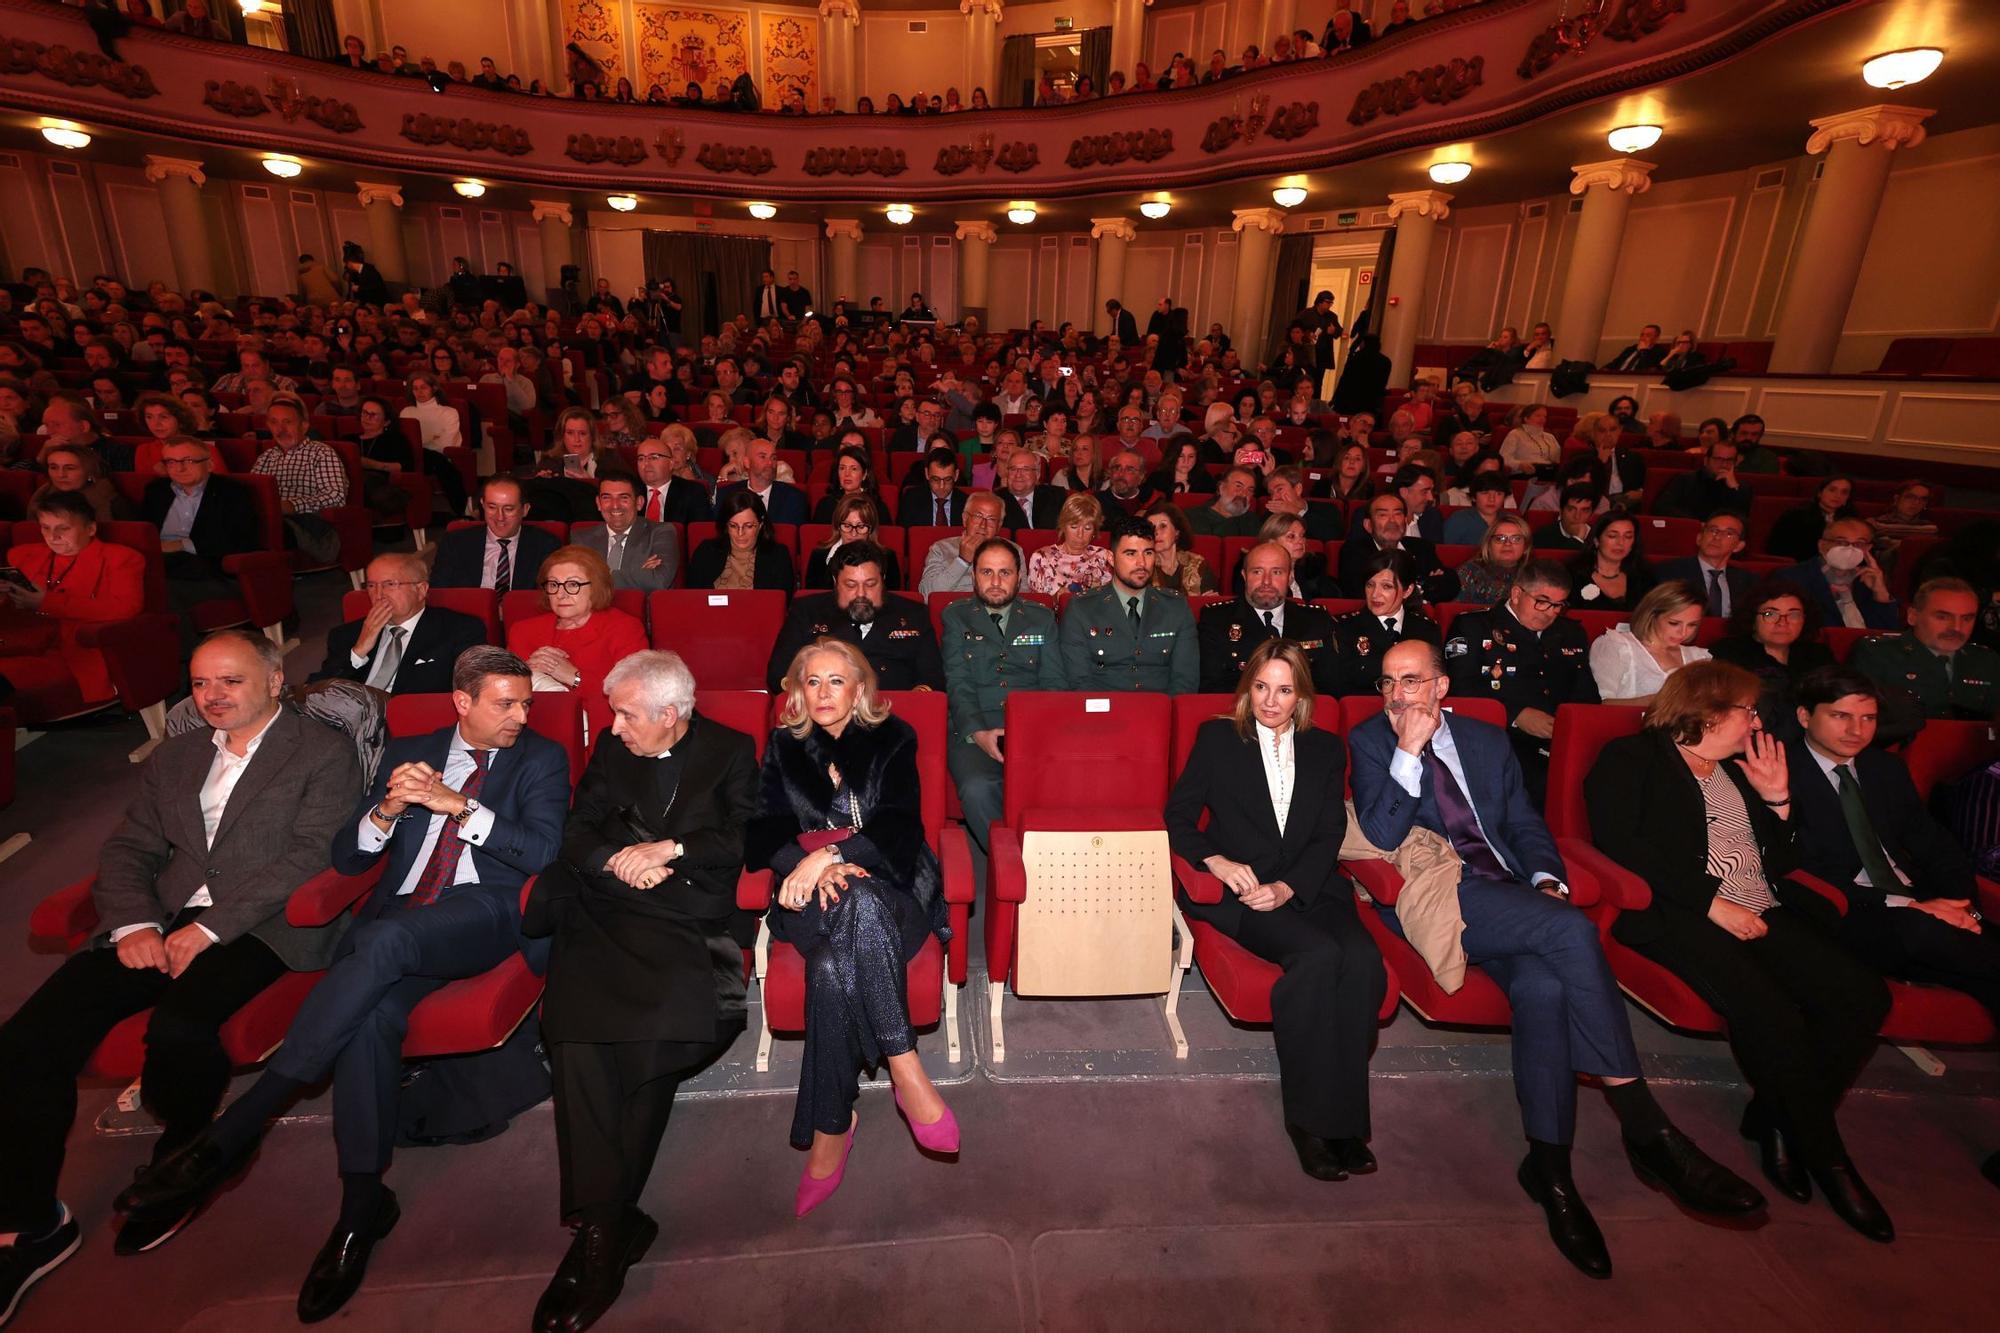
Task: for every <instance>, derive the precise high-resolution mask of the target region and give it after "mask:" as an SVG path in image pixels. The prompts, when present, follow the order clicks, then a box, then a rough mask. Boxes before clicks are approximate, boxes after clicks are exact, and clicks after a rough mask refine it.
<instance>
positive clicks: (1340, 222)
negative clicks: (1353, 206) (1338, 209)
mask: <svg viewBox="0 0 2000 1333" xmlns="http://www.w3.org/2000/svg"><path fill="white" fill-rule="evenodd" d="M1359 221H1361V214H1360V213H1359V212H1358V211H1357V212H1353V213H1337V214H1335V215H1334V219H1333V225H1334V226H1336V227H1351V226H1353V225H1354V224H1355V223H1357V222H1359Z"/></svg>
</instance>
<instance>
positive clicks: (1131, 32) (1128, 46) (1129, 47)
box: [1100, 0, 1207, 91]
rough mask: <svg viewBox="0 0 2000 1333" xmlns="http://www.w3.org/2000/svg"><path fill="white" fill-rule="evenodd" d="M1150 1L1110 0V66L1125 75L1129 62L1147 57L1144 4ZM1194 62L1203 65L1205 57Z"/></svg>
mask: <svg viewBox="0 0 2000 1333" xmlns="http://www.w3.org/2000/svg"><path fill="white" fill-rule="evenodd" d="M1152 3H1153V0H1112V6H1111V68H1112V69H1113V70H1116V71H1117V72H1118V73H1120V74H1123V75H1124V76H1125V77H1126V78H1128V79H1129V78H1131V77H1132V66H1134V65H1136V64H1138V63H1139V62H1140V61H1141V60H1144V59H1145V58H1146V7H1147V6H1148V5H1150V4H1152ZM1189 54H1190V55H1192V54H1193V52H1190V53H1189ZM1194 63H1195V64H1196V65H1205V64H1206V63H1207V57H1205V56H1204V57H1201V58H1200V59H1197V60H1196V61H1195V62H1194ZM1100 91H1101V90H1100Z"/></svg>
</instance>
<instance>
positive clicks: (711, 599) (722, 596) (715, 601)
mask: <svg viewBox="0 0 2000 1333" xmlns="http://www.w3.org/2000/svg"><path fill="white" fill-rule="evenodd" d="M708 604H709V605H710V606H728V605H729V594H728V593H726V592H712V593H710V594H709V595H708Z"/></svg>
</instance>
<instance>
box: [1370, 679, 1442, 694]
mask: <svg viewBox="0 0 2000 1333" xmlns="http://www.w3.org/2000/svg"><path fill="white" fill-rule="evenodd" d="M1443 679H1444V677H1443V676H1379V677H1377V678H1376V681H1375V689H1376V691H1377V692H1378V693H1381V694H1395V693H1397V692H1398V691H1405V692H1407V691H1410V690H1415V689H1420V688H1422V687H1423V686H1425V685H1428V684H1430V683H1431V682H1432V681H1434V680H1443Z"/></svg>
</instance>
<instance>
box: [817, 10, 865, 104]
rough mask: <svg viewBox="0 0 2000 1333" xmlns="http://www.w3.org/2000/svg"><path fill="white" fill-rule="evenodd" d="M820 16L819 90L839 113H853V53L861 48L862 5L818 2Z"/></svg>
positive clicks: (855, 86)
mask: <svg viewBox="0 0 2000 1333" xmlns="http://www.w3.org/2000/svg"><path fill="white" fill-rule="evenodd" d="M819 17H820V22H821V31H822V32H823V33H824V34H825V36H826V41H825V42H824V43H823V45H822V47H821V49H822V50H824V51H825V52H826V59H825V61H824V62H823V63H822V64H821V66H820V86H821V91H823V92H824V93H825V94H826V95H827V96H828V97H831V98H832V99H833V104H834V105H835V106H836V107H838V108H839V109H840V110H842V111H852V110H854V102H855V99H856V98H857V97H859V96H860V90H859V88H858V87H857V85H856V82H855V77H854V53H855V50H856V48H857V47H858V46H859V45H860V42H859V35H860V28H861V6H860V5H858V4H856V3H855V0H819ZM811 109H812V110H814V111H817V110H819V108H818V107H813V108H811Z"/></svg>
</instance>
